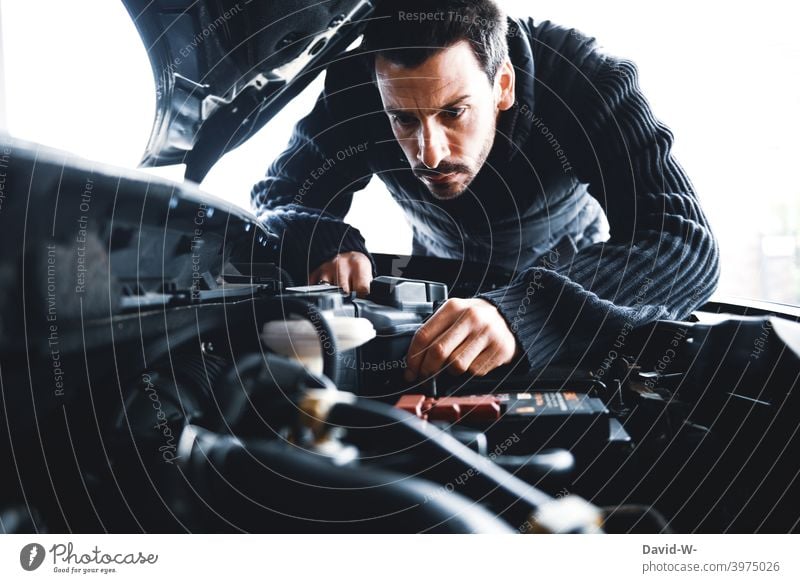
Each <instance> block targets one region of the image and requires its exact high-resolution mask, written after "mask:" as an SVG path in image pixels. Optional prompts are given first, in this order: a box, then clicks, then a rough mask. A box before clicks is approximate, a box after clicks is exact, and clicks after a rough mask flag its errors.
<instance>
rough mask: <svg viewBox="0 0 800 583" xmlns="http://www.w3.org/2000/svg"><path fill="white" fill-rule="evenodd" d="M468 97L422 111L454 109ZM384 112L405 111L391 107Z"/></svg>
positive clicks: (468, 96)
mask: <svg viewBox="0 0 800 583" xmlns="http://www.w3.org/2000/svg"><path fill="white" fill-rule="evenodd" d="M470 97H471V96H470V95H462V96H461V97H458V98H456V99H454V100H453V101H451V102H450V103H447V104H445V105H442V106H440V107H426V108H424V109H431V110H436V111H447V110H448V109H452V108H453V107H455V106H456V105H458V104H459V103H461V102H462V101H466V100H467V99H469V98H470ZM384 111H385V112H386V113H389V114H393V113H403V112H405V111H407V110H405V109H400V108H396V107H393V108H390V109H385V110H384Z"/></svg>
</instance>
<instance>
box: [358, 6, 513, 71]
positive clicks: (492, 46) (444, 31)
mask: <svg viewBox="0 0 800 583" xmlns="http://www.w3.org/2000/svg"><path fill="white" fill-rule="evenodd" d="M507 30H508V24H507V22H506V17H505V14H504V13H503V11H502V10H500V8H499V7H498V6H497V5H496V4H495V3H494V2H493V1H492V0H381V1H380V2H379V3H378V6H377V9H376V11H375V12H374V13H373V14H372V15H371V16H370V23H369V25H368V26H367V29H366V31H365V32H364V42H363V43H362V45H361V46H362V50H363V51H364V54H365V57H366V58H367V62H368V64H369V65H370V67H371V68H372V69H373V71H374V62H375V57H376V56H377V55H380V56H381V57H383V58H385V59H387V60H388V61H389V62H391V63H394V64H397V65H401V66H403V67H408V68H411V67H416V66H418V65H421V64H422V63H424V62H425V61H426V60H428V59H429V58H430V57H431V56H433V55H434V54H436V53H437V52H439V51H441V50H442V49H445V48H447V47H450V46H452V45H454V44H456V43H457V42H459V41H462V40H466V41H468V42H469V44H470V46H471V47H472V51H473V52H474V53H475V56H476V57H477V59H478V62H479V63H480V65H481V68H482V69H483V70H484V72H485V73H486V76H487V77H488V78H489V81H490V82H493V81H494V78H495V75H496V74H497V70H498V69H499V68H500V65H501V64H502V63H503V61H504V60H505V59H506V57H507V56H508V45H507V44H506V33H507Z"/></svg>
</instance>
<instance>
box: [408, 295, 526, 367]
mask: <svg viewBox="0 0 800 583" xmlns="http://www.w3.org/2000/svg"><path fill="white" fill-rule="evenodd" d="M519 352H520V350H519V347H518V345H517V341H516V338H515V337H514V334H512V332H511V330H510V329H509V328H508V324H506V321H505V320H504V319H503V316H501V315H500V312H498V311H497V308H496V307H495V306H494V305H492V304H491V303H489V302H487V301H486V300H482V299H480V298H472V299H468V300H462V299H457V298H454V299H450V300H447V301H446V302H445V303H444V305H443V306H442V307H441V308H439V310H438V311H437V312H436V313H435V314H434V315H433V316H432V317H431V318H430V320H428V321H427V322H425V324H424V325H423V326H422V327H421V328H420V329H419V330H417V333H416V334H415V335H414V339H413V340H412V341H411V347H410V348H409V349H408V360H407V362H408V368H407V369H406V372H405V378H406V380H407V381H408V382H411V381H413V380H414V379H415V378H417V376H421V377H422V378H427V377H429V376H431V375H434V374H436V373H438V372H439V371H440V370H442V369H444V368H447V371H448V372H449V373H451V374H454V375H459V374H463V373H465V372H469V373H470V374H473V375H476V376H483V375H485V374H487V373H488V372H489V371H491V370H494V369H495V368H497V367H498V366H501V365H503V364H508V363H509V362H511V361H512V360H513V358H514V357H515V356H517V355H518V354H519Z"/></svg>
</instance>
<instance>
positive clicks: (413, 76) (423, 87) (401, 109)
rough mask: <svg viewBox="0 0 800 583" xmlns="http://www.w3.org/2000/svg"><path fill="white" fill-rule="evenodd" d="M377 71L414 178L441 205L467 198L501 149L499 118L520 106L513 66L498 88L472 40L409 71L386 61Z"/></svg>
mask: <svg viewBox="0 0 800 583" xmlns="http://www.w3.org/2000/svg"><path fill="white" fill-rule="evenodd" d="M375 73H376V78H377V83H378V90H379V91H380V94H381V99H382V101H383V107H384V110H385V111H386V113H387V115H388V116H389V120H390V122H391V125H392V131H393V132H394V136H395V138H397V141H398V143H399V144H400V146H401V147H402V148H403V152H404V153H405V155H406V158H407V159H408V161H409V163H410V164H411V167H412V169H413V171H414V174H415V175H416V176H417V177H418V178H419V179H420V180H422V182H423V183H424V184H425V185H426V186H427V187H428V190H430V192H431V194H433V196H434V197H436V198H438V199H440V200H449V199H453V198H456V197H457V196H459V195H461V194H462V193H463V192H464V191H465V190H466V188H467V186H469V184H470V182H472V180H473V179H474V178H475V176H476V175H477V174H478V171H479V170H480V169H481V167H482V166H483V163H484V162H485V161H486V158H487V157H488V156H489V152H490V150H491V149H492V144H494V136H495V128H496V126H497V116H498V114H499V112H500V111H502V110H506V109H509V108H510V107H511V106H512V105H513V104H514V70H513V68H512V67H511V64H510V63H509V62H508V61H507V62H506V63H504V64H503V65H502V66H501V68H500V70H499V71H498V73H497V75H496V78H495V81H494V83H490V82H489V79H488V77H487V76H486V73H485V72H484V70H483V69H482V68H481V65H480V63H479V61H478V59H477V58H476V57H475V53H473V51H472V48H471V47H470V45H469V43H468V42H467V41H461V42H458V43H456V44H454V45H452V46H451V47H448V48H446V49H443V50H441V51H439V52H437V53H435V54H434V55H433V56H431V57H430V58H429V59H428V60H426V61H425V62H424V63H422V64H421V65H419V66H417V67H414V68H411V69H409V68H405V67H403V66H401V65H397V64H395V63H392V62H390V61H388V60H386V59H384V58H382V57H381V56H378V58H377V59H376V60H375Z"/></svg>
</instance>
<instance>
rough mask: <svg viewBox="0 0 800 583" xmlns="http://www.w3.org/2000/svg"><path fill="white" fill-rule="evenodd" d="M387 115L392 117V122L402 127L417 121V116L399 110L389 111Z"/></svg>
mask: <svg viewBox="0 0 800 583" xmlns="http://www.w3.org/2000/svg"><path fill="white" fill-rule="evenodd" d="M389 117H390V118H391V119H392V122H393V123H395V124H397V125H399V126H403V127H409V126H412V125H414V124H416V123H417V118H415V117H414V116H413V115H409V114H407V113H403V112H401V111H396V112H394V113H391V114H389Z"/></svg>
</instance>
